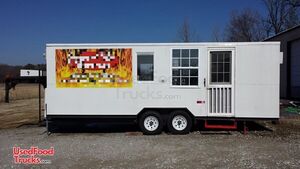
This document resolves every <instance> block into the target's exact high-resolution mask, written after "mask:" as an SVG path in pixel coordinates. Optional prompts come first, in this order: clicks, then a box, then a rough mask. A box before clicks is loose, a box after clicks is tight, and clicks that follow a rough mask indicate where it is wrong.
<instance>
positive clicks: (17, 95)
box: [0, 83, 44, 103]
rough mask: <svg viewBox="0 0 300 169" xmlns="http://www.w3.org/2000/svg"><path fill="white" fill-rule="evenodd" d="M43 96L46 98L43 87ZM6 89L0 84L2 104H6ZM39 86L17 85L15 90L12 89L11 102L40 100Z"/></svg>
mask: <svg viewBox="0 0 300 169" xmlns="http://www.w3.org/2000/svg"><path fill="white" fill-rule="evenodd" d="M41 96H42V97H44V88H43V87H41ZM4 97H5V87H4V84H3V83H0V103H1V102H4ZM38 97H39V93H38V84H17V85H16V87H15V89H10V91H9V100H10V101H11V100H23V99H32V98H38Z"/></svg>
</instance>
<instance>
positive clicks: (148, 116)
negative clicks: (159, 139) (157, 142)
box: [139, 111, 163, 135]
mask: <svg viewBox="0 0 300 169" xmlns="http://www.w3.org/2000/svg"><path fill="white" fill-rule="evenodd" d="M139 126H140V128H141V130H142V132H143V134H145V135H154V134H160V133H161V132H162V129H163V121H162V118H161V116H160V114H159V113H157V112H156V111H146V112H145V113H143V114H142V115H141V117H140V118H139Z"/></svg>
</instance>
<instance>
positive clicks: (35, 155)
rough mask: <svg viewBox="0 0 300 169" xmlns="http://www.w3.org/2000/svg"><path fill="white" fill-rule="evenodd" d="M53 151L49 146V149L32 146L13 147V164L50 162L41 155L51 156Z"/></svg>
mask: <svg viewBox="0 0 300 169" xmlns="http://www.w3.org/2000/svg"><path fill="white" fill-rule="evenodd" d="M54 153H55V151H54V148H53V147H50V148H49V149H40V148H38V147H34V146H32V147H30V148H29V149H22V148H20V147H13V158H14V163H15V164H50V163H51V160H46V159H42V158H41V156H43V157H45V156H53V155H54Z"/></svg>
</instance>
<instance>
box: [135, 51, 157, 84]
mask: <svg viewBox="0 0 300 169" xmlns="http://www.w3.org/2000/svg"><path fill="white" fill-rule="evenodd" d="M137 62H138V65H137V69H138V70H137V76H138V81H153V80H154V75H153V74H154V72H153V69H154V66H153V54H138V55H137Z"/></svg>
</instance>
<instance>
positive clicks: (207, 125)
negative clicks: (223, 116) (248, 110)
mask: <svg viewBox="0 0 300 169" xmlns="http://www.w3.org/2000/svg"><path fill="white" fill-rule="evenodd" d="M208 121H210V120H205V121H204V128H206V129H237V121H235V120H226V122H232V124H213V123H212V121H210V123H208Z"/></svg>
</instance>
